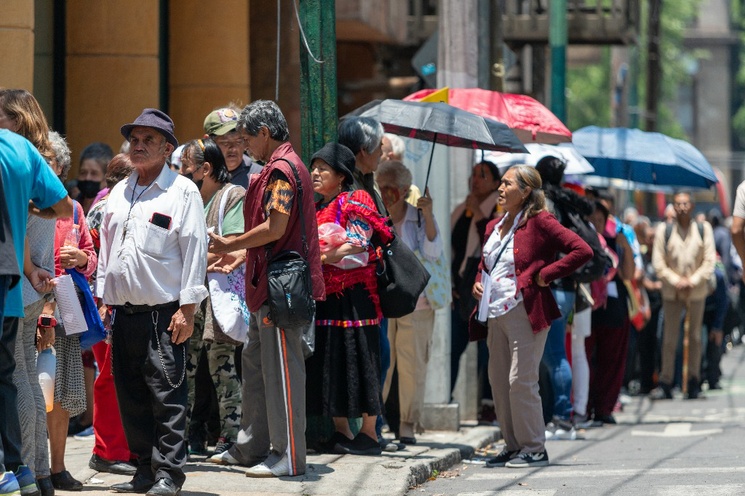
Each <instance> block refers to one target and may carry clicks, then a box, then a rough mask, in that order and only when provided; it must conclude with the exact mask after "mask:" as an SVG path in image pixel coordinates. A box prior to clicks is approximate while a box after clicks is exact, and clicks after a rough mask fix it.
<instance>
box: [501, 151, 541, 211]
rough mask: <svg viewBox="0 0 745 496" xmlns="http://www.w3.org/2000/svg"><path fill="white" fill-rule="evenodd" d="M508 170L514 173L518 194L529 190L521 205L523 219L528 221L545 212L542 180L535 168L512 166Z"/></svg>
mask: <svg viewBox="0 0 745 496" xmlns="http://www.w3.org/2000/svg"><path fill="white" fill-rule="evenodd" d="M508 170H511V171H513V172H514V173H515V180H516V181H517V188H518V189H519V190H520V192H523V191H525V190H526V189H527V188H530V194H529V195H528V197H527V198H526V199H525V202H524V203H523V209H524V211H525V218H526V219H529V218H531V217H533V216H534V215H537V214H539V213H541V212H543V211H544V210H546V196H545V194H544V193H543V189H542V188H543V180H542V179H541V175H540V174H539V173H538V171H537V170H536V168H535V167H531V166H529V165H524V164H523V165H513V166H512V167H510V168H509V169H508ZM502 177H504V176H502Z"/></svg>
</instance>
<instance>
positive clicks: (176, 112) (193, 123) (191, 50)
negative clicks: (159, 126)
mask: <svg viewBox="0 0 745 496" xmlns="http://www.w3.org/2000/svg"><path fill="white" fill-rule="evenodd" d="M169 15H170V21H169V31H170V36H169V38H170V40H169V78H170V80H169V86H170V87H169V93H170V95H169V96H170V98H169V109H170V115H171V117H172V118H173V120H174V122H175V123H176V131H177V134H178V137H179V140H182V141H186V140H188V139H193V138H200V137H201V136H202V135H203V134H204V128H203V124H204V118H205V117H206V116H207V114H209V113H210V112H211V111H212V110H213V109H215V108H217V107H224V106H226V105H227V104H228V103H230V102H231V101H232V102H236V103H238V104H239V105H246V104H247V103H249V98H250V95H251V91H250V69H249V59H250V51H249V32H250V29H249V6H248V2H245V1H242V0H224V1H220V2H211V3H209V4H206V3H205V2H199V1H196V0H181V1H179V2H171V7H170V9H169Z"/></svg>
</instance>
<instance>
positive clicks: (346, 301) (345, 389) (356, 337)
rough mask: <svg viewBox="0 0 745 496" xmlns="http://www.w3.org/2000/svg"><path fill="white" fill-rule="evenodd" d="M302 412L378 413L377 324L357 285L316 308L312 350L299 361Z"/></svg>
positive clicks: (371, 306) (367, 296) (362, 289)
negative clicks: (303, 385)
mask: <svg viewBox="0 0 745 496" xmlns="http://www.w3.org/2000/svg"><path fill="white" fill-rule="evenodd" d="M305 368H306V376H307V382H306V392H307V394H306V398H307V400H306V401H307V414H308V415H309V416H310V415H324V416H328V417H348V418H355V417H361V416H362V414H363V413H366V414H368V415H380V414H381V413H382V411H381V404H380V400H381V390H380V324H379V322H378V317H377V312H376V310H375V305H374V303H373V302H372V301H371V300H370V294H369V293H368V292H367V290H366V289H365V287H364V285H363V284H357V285H355V286H352V287H351V288H349V289H346V290H345V291H344V292H343V293H342V294H340V295H329V296H327V298H326V301H321V302H318V304H317V306H316V348H315V352H314V353H313V356H311V357H310V358H309V359H308V360H307V361H306V363H305Z"/></svg>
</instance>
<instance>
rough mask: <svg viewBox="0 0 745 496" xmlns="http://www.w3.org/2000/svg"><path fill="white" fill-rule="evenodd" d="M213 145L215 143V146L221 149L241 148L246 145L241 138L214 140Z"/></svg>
mask: <svg viewBox="0 0 745 496" xmlns="http://www.w3.org/2000/svg"><path fill="white" fill-rule="evenodd" d="M215 143H217V146H220V147H222V148H243V146H244V145H245V144H246V140H244V139H243V138H240V139H236V140H215Z"/></svg>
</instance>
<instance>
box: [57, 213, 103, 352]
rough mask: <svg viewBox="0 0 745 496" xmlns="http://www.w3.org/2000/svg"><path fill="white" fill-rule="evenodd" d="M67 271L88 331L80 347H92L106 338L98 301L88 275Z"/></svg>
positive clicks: (76, 215) (75, 218)
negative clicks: (95, 298) (97, 304)
mask: <svg viewBox="0 0 745 496" xmlns="http://www.w3.org/2000/svg"><path fill="white" fill-rule="evenodd" d="M74 203H75V204H74V205H73V212H74V213H73V224H77V223H78V208H77V202H74ZM67 273H68V274H70V277H72V282H73V283H74V284H75V291H76V292H77V293H78V299H79V300H80V307H81V309H82V310H83V316H84V317H85V323H86V326H87V328H88V330H87V331H85V332H83V333H81V334H80V347H81V348H83V349H85V348H90V347H91V346H93V345H94V344H96V343H98V342H99V341H103V340H104V339H106V329H104V326H103V322H102V321H101V315H100V314H99V313H98V307H97V306H96V301H95V300H94V299H93V294H92V293H91V287H90V286H89V285H88V280H87V279H86V277H85V276H84V275H83V274H81V273H80V272H78V271H77V270H75V269H67Z"/></svg>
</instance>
